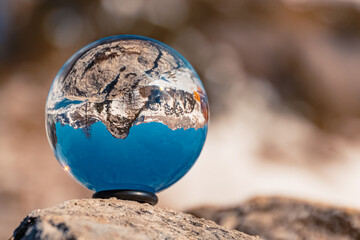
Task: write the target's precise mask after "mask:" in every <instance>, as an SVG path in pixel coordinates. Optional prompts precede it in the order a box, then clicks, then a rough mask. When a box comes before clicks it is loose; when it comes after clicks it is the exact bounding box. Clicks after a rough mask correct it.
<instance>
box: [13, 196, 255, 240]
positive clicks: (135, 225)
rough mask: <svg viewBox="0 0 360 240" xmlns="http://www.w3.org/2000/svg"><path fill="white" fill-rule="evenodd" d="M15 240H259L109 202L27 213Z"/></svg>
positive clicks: (84, 202) (72, 203) (167, 213)
mask: <svg viewBox="0 0 360 240" xmlns="http://www.w3.org/2000/svg"><path fill="white" fill-rule="evenodd" d="M19 239H55V240H57V239H68V240H70V239H71V240H75V239H87V240H91V239H240V240H256V239H258V240H261V239H260V238H259V237H253V236H249V235H247V234H244V233H241V232H238V231H236V230H228V229H226V228H225V227H222V226H219V225H217V224H215V223H214V222H212V221H209V220H205V219H200V218H196V217H194V216H192V215H190V214H185V213H181V212H176V211H172V210H167V209H161V208H159V207H154V206H151V205H148V204H140V203H137V202H131V201H122V200H117V199H115V198H113V199H107V200H104V199H82V200H70V201H67V202H64V203H62V204H60V205H57V206H55V207H51V208H47V209H41V210H36V211H33V212H32V213H30V214H29V215H28V216H27V217H26V218H25V219H24V220H23V221H22V222H21V224H20V226H19V227H18V228H17V229H16V230H15V231H14V234H13V236H12V238H11V240H19Z"/></svg>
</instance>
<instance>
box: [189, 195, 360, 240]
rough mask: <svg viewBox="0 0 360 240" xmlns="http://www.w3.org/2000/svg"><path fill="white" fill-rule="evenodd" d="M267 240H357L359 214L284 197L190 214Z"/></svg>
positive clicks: (205, 209)
mask: <svg viewBox="0 0 360 240" xmlns="http://www.w3.org/2000/svg"><path fill="white" fill-rule="evenodd" d="M189 212H190V213H191V214H193V215H195V216H197V217H203V218H206V219H211V220H213V221H215V222H216V223H218V224H220V225H223V226H226V227H228V228H232V229H236V230H239V231H241V232H245V233H247V234H251V235H259V236H260V237H263V238H264V239H267V240H280V239H281V240H284V239H286V240H300V239H307V240H312V239H313V240H322V239H327V240H335V239H336V240H350V239H351V240H355V239H356V240H358V239H360V212H359V211H356V210H353V209H344V208H338V207H333V206H327V205H323V204H318V203H311V202H306V201H302V200H296V199H289V198H282V197H258V198H254V199H251V200H249V201H247V202H245V203H243V204H240V205H238V206H235V207H231V208H222V209H221V208H214V207H202V208H198V209H193V210H190V211H189Z"/></svg>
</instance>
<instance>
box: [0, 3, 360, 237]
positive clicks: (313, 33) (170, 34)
mask: <svg viewBox="0 0 360 240" xmlns="http://www.w3.org/2000/svg"><path fill="white" fill-rule="evenodd" d="M118 34H137V35H144V36H148V37H151V38H155V39H157V40H160V41H162V42H164V43H166V44H168V45H170V46H172V47H174V48H175V49H177V50H178V51H179V52H180V53H181V54H182V55H184V56H185V58H187V59H188V60H189V61H190V62H191V63H192V65H193V66H194V67H195V69H196V70H197V71H198V73H199V75H200V77H201V79H202V80H203V83H204V85H205V87H206V89H207V93H208V96H209V100H210V107H211V125H210V129H209V134H208V138H207V141H206V144H205V147H204V149H203V152H202V154H201V156H200V158H199V160H198V162H197V163H196V164H195V166H194V167H193V169H192V170H191V171H190V172H189V173H188V174H187V175H186V176H185V177H184V178H183V179H182V180H180V181H179V182H178V183H177V184H175V185H174V186H173V187H171V188H170V189H168V190H165V191H164V192H162V193H160V194H159V196H160V203H159V205H161V206H165V207H169V208H173V209H178V210H181V209H186V208H189V207H194V206H199V205H202V204H217V205H229V204H235V203H238V202H240V201H242V200H244V199H247V198H249V197H252V196H255V195H284V196H294V197H300V198H306V199H311V200H316V201H321V202H327V203H333V204H337V205H342V206H349V207H355V208H360V1H356V0H348V1H346V0H343V1H342V0H333V1H331V0H323V1H314V0H311V1H310V0H309V1H305V0H282V1H280V0H271V1H270V0H241V1H239V0H206V1H205V0H191V1H190V0H97V1H95V0H94V1H89V0H77V1H74V0H63V1H54V0H52V1H51V0H48V1H46V0H0V238H1V239H5V238H7V237H9V236H10V235H11V233H12V231H13V229H14V228H15V227H16V226H17V225H18V224H19V223H20V221H21V220H22V218H23V217H24V216H25V215H26V214H27V213H28V212H29V211H31V210H34V209H37V208H44V207H48V206H51V205H55V204H58V203H61V202H63V201H65V200H69V199H73V198H88V197H90V196H91V194H92V193H91V192H90V191H88V190H86V189H85V188H83V187H81V186H80V185H78V184H77V183H76V182H75V181H73V180H72V179H71V178H70V177H69V176H67V175H66V173H65V172H63V170H62V168H61V167H60V165H59V164H58V163H57V161H56V159H55V157H54V156H53V153H52V152H51V149H50V147H49V144H48V142H47V139H46V134H45V128H44V107H45V101H46V97H47V93H48V90H49V88H50V85H51V83H52V81H53V79H54V77H55V75H56V73H57V71H58V70H59V69H60V68H61V66H62V64H63V63H65V61H66V60H67V59H68V58H69V57H70V56H71V55H72V54H73V53H75V52H76V51H77V50H78V49H79V48H81V47H83V46H84V45H86V44H88V43H90V42H93V41H95V40H97V39H99V38H103V37H106V36H110V35H118Z"/></svg>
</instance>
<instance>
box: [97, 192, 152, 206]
mask: <svg viewBox="0 0 360 240" xmlns="http://www.w3.org/2000/svg"><path fill="white" fill-rule="evenodd" d="M92 197H93V198H103V199H107V198H112V197H115V198H117V199H121V200H130V201H136V202H139V203H149V204H151V205H156V204H157V202H158V197H157V196H156V194H154V193H151V192H145V191H139V190H108V191H100V192H96V193H94V194H93V196H92Z"/></svg>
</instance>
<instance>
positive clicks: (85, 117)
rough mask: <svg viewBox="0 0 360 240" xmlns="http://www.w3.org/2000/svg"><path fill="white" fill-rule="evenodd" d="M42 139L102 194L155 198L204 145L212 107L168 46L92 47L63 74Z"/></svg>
mask: <svg viewBox="0 0 360 240" xmlns="http://www.w3.org/2000/svg"><path fill="white" fill-rule="evenodd" d="M45 115H46V132H47V136H48V139H49V142H50V145H51V147H52V149H53V151H54V153H55V156H56V158H57V160H58V161H59V163H60V164H61V166H62V167H63V169H64V170H65V171H66V172H67V173H68V174H70V175H71V176H72V177H74V178H75V179H76V180H77V181H78V182H79V183H80V184H82V185H83V186H85V187H87V188H89V189H90V190H93V191H96V192H99V191H107V190H114V189H116V190H118V189H120V190H121V189H131V190H139V191H147V192H151V193H156V192H159V191H161V190H163V189H165V188H167V187H169V186H170V185H172V184H174V183H175V182H176V181H178V180H179V179H180V178H181V177H182V176H184V175H185V174H186V172H188V170H189V169H190V168H191V167H192V166H193V164H194V163H195V161H196V160H197V158H198V156H199V154H200V152H201V150H202V147H203V145H204V142H205V138H206V134H207V129H208V120H209V104H208V99H207V95H206V92H205V89H204V87H203V84H202V83H201V80H200V79H199V76H198V75H197V73H196V72H195V70H194V68H193V67H192V66H191V65H190V63H189V62H188V61H187V60H186V59H185V58H184V57H183V56H181V55H180V54H179V53H178V52H176V51H175V50H174V49H172V48H171V47H169V46H167V45H165V44H163V43H161V42H159V41H156V40H153V39H150V38H146V37H141V36H134V35H120V36H113V37H108V38H104V39H101V40H98V41H96V42H93V43H91V44H89V45H87V46H86V47H84V48H82V49H81V50H79V51H78V52H77V53H75V54H74V55H73V56H72V57H71V58H70V59H69V60H68V61H67V62H66V63H65V64H64V66H63V67H62V68H61V69H60V71H59V73H58V74H57V75H56V77H55V80H54V82H53V84H52V86H51V88H50V92H49V95H48V98H47V102H46V110H45Z"/></svg>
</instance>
